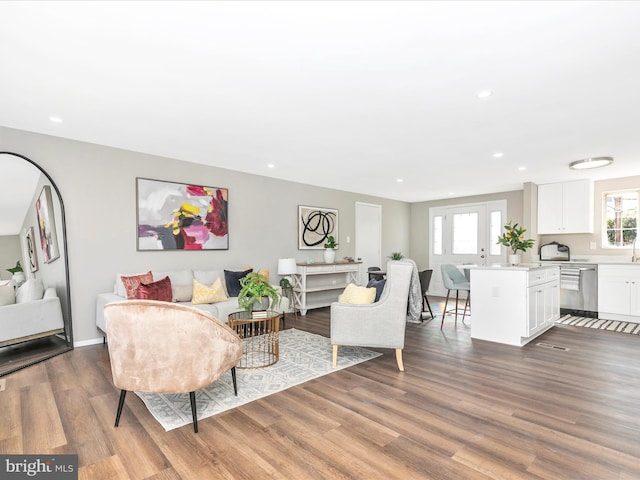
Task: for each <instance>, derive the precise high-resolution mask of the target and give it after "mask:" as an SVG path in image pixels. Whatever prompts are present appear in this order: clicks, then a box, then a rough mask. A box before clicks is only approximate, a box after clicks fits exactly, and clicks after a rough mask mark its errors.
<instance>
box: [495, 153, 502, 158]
mask: <svg viewBox="0 0 640 480" xmlns="http://www.w3.org/2000/svg"><path fill="white" fill-rule="evenodd" d="M502 157H504V153H502V152H496V153H494V154H493V158H502Z"/></svg>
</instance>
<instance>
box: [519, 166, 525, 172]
mask: <svg viewBox="0 0 640 480" xmlns="http://www.w3.org/2000/svg"><path fill="white" fill-rule="evenodd" d="M526 169H527V167H518V170H519V171H521V172H524V171H525V170H526Z"/></svg>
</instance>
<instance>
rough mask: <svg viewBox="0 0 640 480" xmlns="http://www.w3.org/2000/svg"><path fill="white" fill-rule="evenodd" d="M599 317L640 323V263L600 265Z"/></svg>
mask: <svg viewBox="0 0 640 480" xmlns="http://www.w3.org/2000/svg"><path fill="white" fill-rule="evenodd" d="M598 317H599V318H601V319H605V320H619V321H624V322H636V323H640V265H599V266H598Z"/></svg>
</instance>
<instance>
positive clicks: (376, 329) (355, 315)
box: [331, 261, 413, 372]
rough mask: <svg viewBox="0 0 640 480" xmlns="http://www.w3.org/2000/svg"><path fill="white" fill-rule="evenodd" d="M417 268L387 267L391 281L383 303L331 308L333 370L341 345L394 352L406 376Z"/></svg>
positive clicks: (399, 264) (394, 263)
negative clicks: (411, 292)
mask: <svg viewBox="0 0 640 480" xmlns="http://www.w3.org/2000/svg"><path fill="white" fill-rule="evenodd" d="M412 272H413V264H411V263H409V262H402V261H390V262H388V263H387V281H386V284H385V286H384V290H383V292H382V296H381V297H380V300H378V301H377V302H376V303H372V304H367V305H350V304H342V303H332V304H331V344H332V345H333V366H334V367H335V366H336V363H337V359H338V346H339V345H354V346H360V347H380V348H394V349H395V351H396V361H397V362H398V369H399V370H400V371H401V372H403V371H404V365H403V363H402V349H403V348H404V333H405V327H406V322H407V303H408V297H409V285H410V282H411V275H412Z"/></svg>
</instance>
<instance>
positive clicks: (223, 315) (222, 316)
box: [96, 268, 289, 337]
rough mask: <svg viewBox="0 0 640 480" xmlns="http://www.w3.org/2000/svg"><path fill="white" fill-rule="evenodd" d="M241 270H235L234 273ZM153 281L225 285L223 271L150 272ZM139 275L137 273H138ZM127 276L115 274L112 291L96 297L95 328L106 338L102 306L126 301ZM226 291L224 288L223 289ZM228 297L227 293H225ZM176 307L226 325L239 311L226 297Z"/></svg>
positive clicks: (286, 308)
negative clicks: (187, 307) (207, 315)
mask: <svg viewBox="0 0 640 480" xmlns="http://www.w3.org/2000/svg"><path fill="white" fill-rule="evenodd" d="M240 270H243V269H242V268H240V269H235V270H234V271H240ZM151 273H152V274H153V281H154V282H156V281H158V280H162V279H163V278H165V277H169V280H171V285H172V286H177V285H179V286H184V285H189V286H193V280H194V279H195V280H198V281H199V282H200V283H203V284H205V285H208V286H210V285H212V284H213V283H214V282H215V281H216V279H217V278H220V281H221V282H222V285H223V286H224V285H226V283H225V275H224V270H175V271H167V272H163V271H152V272H151ZM138 274H139V273H138ZM122 276H129V274H117V275H116V280H115V285H114V290H113V292H110V293H101V294H99V295H98V298H97V302H96V326H97V327H98V330H99V331H100V333H101V334H102V335H103V336H105V337H106V331H107V326H106V324H105V320H104V306H105V305H106V304H108V303H112V302H121V301H123V300H125V299H126V293H125V288H124V285H123V283H122V280H121V277H122ZM274 287H275V288H277V289H279V290H280V287H279V286H277V285H274ZM225 291H226V287H225ZM227 296H228V293H227ZM176 303H177V304H178V305H190V306H193V307H196V308H199V309H201V310H204V311H206V312H209V313H211V314H212V315H213V316H214V317H216V318H217V319H218V320H220V321H221V322H224V323H226V322H227V318H228V317H229V314H230V313H233V312H237V311H238V310H241V308H240V307H239V306H238V297H228V300H226V301H224V302H217V303H204V304H197V305H193V304H192V303H191V302H176ZM278 311H280V312H287V311H289V300H288V299H287V298H286V297H283V298H282V301H281V302H280V307H279V308H278Z"/></svg>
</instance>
